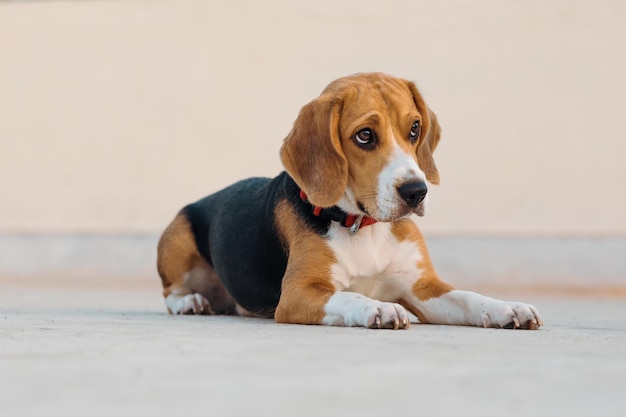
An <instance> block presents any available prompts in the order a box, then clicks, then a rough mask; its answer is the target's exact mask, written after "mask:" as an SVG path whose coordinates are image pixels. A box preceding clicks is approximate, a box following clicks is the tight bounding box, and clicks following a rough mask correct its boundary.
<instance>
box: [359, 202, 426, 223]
mask: <svg viewBox="0 0 626 417" xmlns="http://www.w3.org/2000/svg"><path fill="white" fill-rule="evenodd" d="M357 207H358V208H359V210H360V211H361V213H363V214H365V215H366V216H369V217H372V218H374V219H376V220H377V221H379V222H393V221H396V220H399V219H401V218H403V217H407V216H410V215H412V214H417V215H418V216H419V217H424V215H425V214H426V200H423V201H421V202H420V203H419V204H417V206H415V207H411V206H409V205H407V204H404V203H403V202H401V201H399V202H398V203H397V204H396V205H395V208H394V209H393V210H388V211H383V210H380V209H379V208H378V206H377V205H376V204H375V203H374V204H373V208H371V209H368V208H367V206H366V205H365V204H363V203H362V202H360V201H357Z"/></svg>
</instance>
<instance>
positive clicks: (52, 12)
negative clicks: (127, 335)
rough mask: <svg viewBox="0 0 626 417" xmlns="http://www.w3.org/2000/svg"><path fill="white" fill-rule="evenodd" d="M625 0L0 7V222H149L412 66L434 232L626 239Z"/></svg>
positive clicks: (43, 227) (78, 227)
mask: <svg viewBox="0 0 626 417" xmlns="http://www.w3.org/2000/svg"><path fill="white" fill-rule="evenodd" d="M624 16H626V2H623V1H621V0H614V1H600V2H589V1H572V0H562V1H550V2H545V1H542V0H535V1H524V2H519V1H502V0H494V1H480V2H467V1H438V2H432V1H408V0H407V1H396V2H381V1H370V0H367V1H364V0H353V1H335V0H324V1H315V2H304V1H302V2H299V1H291V2H290V1H279V0H265V1H230V2H226V1H143V2H135V1H109V2H99V1H89V2H74V1H70V2H56V1H48V2H1V3H0V195H2V202H1V204H0V234H6V233H38V232H52V233H57V232H58V233H72V232H84V233H135V232H147V233H154V232H158V231H160V230H161V229H162V228H163V227H164V226H165V224H166V222H168V221H169V219H170V218H171V217H172V216H173V215H174V213H175V212H176V210H178V208H179V207H181V206H182V205H183V204H185V203H187V202H189V201H192V200H194V199H196V198H199V197H201V196H203V195H205V194H207V193H209V192H211V191H214V190H216V189H218V188H220V187H222V186H225V185H227V184H228V183H230V182H232V181H235V180H237V179H240V178H243V177H247V176H253V175H266V176H271V175H274V174H275V173H277V172H278V171H279V170H280V169H281V167H280V163H279V160H278V156H277V152H278V148H279V146H280V144H281V141H282V139H283V137H284V136H285V135H286V133H287V132H288V131H289V129H290V127H291V123H292V122H293V120H294V118H295V116H296V114H297V112H298V110H299V108H300V107H301V106H302V105H303V104H304V103H306V102H307V101H308V100H310V99H312V98H313V97H315V96H316V95H317V94H318V93H319V92H320V90H321V89H322V88H323V87H324V86H325V85H326V84H327V83H328V82H329V81H331V80H332V79H334V78H336V77H339V76H342V75H345V74H350V73H354V72H360V71H374V70H375V71H384V72H388V73H392V74H395V75H398V76H403V77H406V78H410V79H413V80H416V81H417V83H418V85H419V86H420V87H421V89H422V92H423V93H424V95H425V97H426V99H427V101H428V103H429V104H430V105H431V107H432V108H433V109H435V111H436V112H437V114H438V116H439V119H440V121H441V123H442V125H443V129H444V134H443V139H442V143H441V146H440V148H439V149H438V150H437V153H436V159H437V161H438V165H439V169H440V172H441V175H442V184H441V186H440V187H438V188H437V189H436V190H434V191H433V192H432V194H431V205H430V213H429V214H428V216H427V217H426V218H425V219H424V220H423V228H424V230H425V231H426V232H427V233H430V234H466V233H470V234H494V235H509V234H513V235H519V234H525V235H553V234H559V235H600V236H602V235H625V234H626V220H625V219H626V169H624V164H623V160H624V157H625V155H626V122H625V119H626V117H625V116H626V76H625V75H624V74H626V26H625V25H624V24H623V18H624Z"/></svg>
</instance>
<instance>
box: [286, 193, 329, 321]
mask: <svg viewBox="0 0 626 417" xmlns="http://www.w3.org/2000/svg"><path fill="white" fill-rule="evenodd" d="M275 214H276V217H275V218H276V227H277V229H278V231H279V233H280V234H281V236H282V237H283V239H284V244H285V245H286V246H287V248H288V251H289V253H290V254H291V255H292V256H289V261H288V263H287V270H286V271H285V276H284V278H283V283H282V293H281V296H280V302H279V303H278V307H277V308H276V313H275V316H274V317H275V319H276V321H277V322H278V323H300V324H321V322H322V319H323V318H324V315H325V312H324V306H325V305H326V303H327V302H328V299H329V298H330V297H331V296H332V295H333V293H334V292H335V287H334V286H333V284H332V282H331V281H330V267H331V265H332V264H334V263H335V262H336V258H335V254H334V253H333V251H332V250H331V249H330V248H329V247H328V245H327V244H326V242H325V241H324V239H323V238H322V237H320V236H318V235H317V234H316V233H314V232H313V231H312V230H310V229H309V228H308V227H307V226H306V225H305V224H304V223H303V222H302V220H300V219H299V218H298V216H297V215H296V213H294V211H293V209H292V208H291V206H290V205H289V204H287V203H286V202H285V201H281V202H279V204H278V205H277V207H276V210H275Z"/></svg>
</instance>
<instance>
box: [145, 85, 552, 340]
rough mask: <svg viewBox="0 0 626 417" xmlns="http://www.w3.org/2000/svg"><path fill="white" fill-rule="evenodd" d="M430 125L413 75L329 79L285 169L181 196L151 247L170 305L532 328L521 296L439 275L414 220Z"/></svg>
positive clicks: (420, 210) (428, 160) (332, 320)
mask: <svg viewBox="0 0 626 417" xmlns="http://www.w3.org/2000/svg"><path fill="white" fill-rule="evenodd" d="M439 137H440V128H439V124H438V123H437V118H436V117H435V114H434V113H433V112H432V111H431V110H430V109H429V108H428V107H427V106H426V103H425V102H424V99H423V98H422V96H421V95H420V93H419V91H418V90H417V88H416V87H415V85H414V84H413V83H412V82H409V81H406V80H403V79H399V78H395V77H391V76H388V75H384V74H380V73H372V74H357V75H352V76H348V77H344V78H340V79H338V80H336V81H334V82H332V83H331V84H330V85H328V87H326V89H325V90H324V91H323V92H322V94H321V95H320V96H319V97H318V98H316V99H315V100H313V101H311V102H310V103H308V104H307V105H305V106H304V107H303V108H302V110H301V111H300V114H299V115H298V118H297V119H296V121H295V123H294V125H293V129H292V130H291V132H290V133H289V135H288V136H287V138H286V139H285V140H284V143H283V146H282V148H281V151H280V156H281V160H282V163H283V165H284V167H285V171H284V172H282V173H281V174H279V175H278V176H277V177H276V178H273V179H270V178H251V179H247V180H243V181H241V182H238V183H236V184H234V185H231V186H229V187H227V188H225V189H223V190H221V191H218V192H216V193H215V194H211V195H209V196H208V197H205V198H203V199H201V200H199V201H197V202H195V203H193V204H190V205H188V206H186V207H184V208H183V209H182V210H181V211H180V212H179V213H178V215H177V216H176V217H175V218H174V220H173V221H172V223H171V224H170V225H169V226H168V227H167V228H166V229H165V231H164V233H163V235H162V236H161V239H160V241H159V245H158V261H157V264H158V271H159V275H160V276H161V279H162V282H163V288H164V291H163V295H164V297H165V304H166V305H167V309H168V311H169V312H170V313H172V314H238V315H253V316H260V317H269V318H272V317H273V318H274V319H275V320H276V321H277V322H279V323H302V324H326V325H334V326H362V327H367V328H374V329H383V328H384V329H406V328H408V327H409V323H410V322H421V323H435V324H453V325H470V326H484V327H498V328H520V329H537V328H538V327H539V326H541V325H542V324H543V323H542V320H541V318H540V316H539V314H538V312H537V310H536V309H535V308H534V307H533V306H531V305H528V304H523V303H518V302H505V301H500V300H496V299H493V298H489V297H485V296H483V295H480V294H476V293H474V292H469V291H462V290H457V289H454V288H453V287H452V286H451V285H449V284H447V283H445V282H444V281H442V280H440V279H439V277H438V276H437V274H436V273H435V270H434V268H433V265H432V262H431V260H430V258H429V256H428V252H427V250H426V243H425V242H424V238H423V237H422V234H421V232H420V230H419V228H418V226H417V216H423V215H424V213H425V210H426V199H427V190H428V186H427V181H428V182H429V183H432V184H438V183H439V173H438V171H437V167H436V166H435V162H434V161H433V156H432V153H433V151H434V150H435V148H436V147H437V143H438V142H439Z"/></svg>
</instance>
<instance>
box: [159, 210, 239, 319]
mask: <svg viewBox="0 0 626 417" xmlns="http://www.w3.org/2000/svg"><path fill="white" fill-rule="evenodd" d="M157 269H158V271H159V275H160V276H161V281H162V283H163V296H164V297H167V296H168V295H170V294H176V295H186V294H193V293H198V294H202V295H203V296H204V297H205V298H206V299H207V300H209V304H210V305H211V311H210V312H209V313H216V314H233V313H234V312H235V304H234V302H233V300H232V299H231V297H230V295H229V294H228V292H227V291H226V289H225V288H224V286H223V285H222V283H221V282H220V279H219V277H218V275H217V273H216V272H215V269H213V268H212V267H211V266H210V265H209V264H208V263H207V262H206V261H205V260H204V259H203V258H202V256H201V255H200V253H198V248H197V247H196V242H195V239H194V237H193V233H192V231H191V226H190V225H189V222H188V221H187V218H186V217H185V216H184V215H182V214H179V215H177V216H176V218H175V219H174V220H173V221H172V223H170V225H169V226H168V227H167V228H166V229H165V231H164V232H163V235H162V236H161V239H160V240H159V245H158V247H157ZM168 310H169V309H168ZM170 313H171V311H170Z"/></svg>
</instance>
